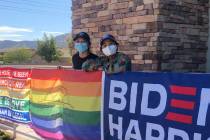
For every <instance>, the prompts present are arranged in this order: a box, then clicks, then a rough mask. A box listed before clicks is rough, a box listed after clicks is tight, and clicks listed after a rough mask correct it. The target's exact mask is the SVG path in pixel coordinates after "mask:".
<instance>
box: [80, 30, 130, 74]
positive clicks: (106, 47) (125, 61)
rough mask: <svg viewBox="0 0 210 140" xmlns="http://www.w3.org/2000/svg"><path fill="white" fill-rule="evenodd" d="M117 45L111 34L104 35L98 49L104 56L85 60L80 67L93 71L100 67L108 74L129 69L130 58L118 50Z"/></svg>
mask: <svg viewBox="0 0 210 140" xmlns="http://www.w3.org/2000/svg"><path fill="white" fill-rule="evenodd" d="M118 46H119V44H118V42H117V41H116V40H115V38H114V37H113V36H112V35H110V34H106V35H104V36H103V37H102V39H101V41H100V50H101V51H102V52H103V54H104V56H102V57H99V58H97V59H96V60H88V61H86V62H85V63H84V64H83V66H82V69H83V70H84V71H95V70H99V69H101V68H102V70H104V71H105V72H106V73H110V74H111V73H119V72H125V71H131V60H130V58H129V57H128V56H127V55H125V54H123V53H120V52H118Z"/></svg>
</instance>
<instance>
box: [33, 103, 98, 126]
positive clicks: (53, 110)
mask: <svg viewBox="0 0 210 140" xmlns="http://www.w3.org/2000/svg"><path fill="white" fill-rule="evenodd" d="M30 109H31V113H32V114H34V115H36V116H39V117H42V118H44V117H47V119H53V118H54V117H53V115H55V114H62V119H63V121H64V122H67V123H72V124H79V125H95V124H97V123H100V118H99V116H100V112H99V111H91V112H85V111H75V110H70V109H65V108H64V109H63V108H62V107H59V106H49V107H46V106H42V105H38V104H36V105H34V104H33V103H31V107H30ZM54 119H55V118H54Z"/></svg>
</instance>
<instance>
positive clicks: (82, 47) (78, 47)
mask: <svg viewBox="0 0 210 140" xmlns="http://www.w3.org/2000/svg"><path fill="white" fill-rule="evenodd" d="M74 48H75V49H76V50H77V51H78V52H79V53H83V52H85V51H87V50H88V45H87V43H75V44H74Z"/></svg>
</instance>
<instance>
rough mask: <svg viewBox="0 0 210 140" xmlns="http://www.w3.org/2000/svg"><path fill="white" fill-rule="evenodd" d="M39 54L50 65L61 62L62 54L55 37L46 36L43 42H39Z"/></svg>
mask: <svg viewBox="0 0 210 140" xmlns="http://www.w3.org/2000/svg"><path fill="white" fill-rule="evenodd" d="M37 46H38V48H37V54H38V55H39V56H41V57H42V58H44V59H45V60H46V61H47V62H48V63H49V62H52V61H55V60H59V58H60V56H61V53H60V51H58V49H57V47H56V43H55V38H54V37H53V36H50V37H48V36H47V35H46V34H44V36H43V38H42V40H38V41H37Z"/></svg>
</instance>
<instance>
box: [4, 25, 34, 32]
mask: <svg viewBox="0 0 210 140" xmlns="http://www.w3.org/2000/svg"><path fill="white" fill-rule="evenodd" d="M17 32H33V30H31V29H27V28H17V27H9V26H0V33H17Z"/></svg>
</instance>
